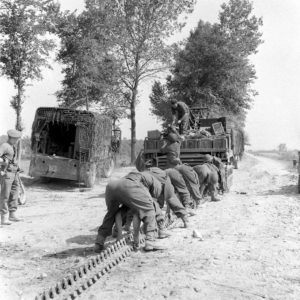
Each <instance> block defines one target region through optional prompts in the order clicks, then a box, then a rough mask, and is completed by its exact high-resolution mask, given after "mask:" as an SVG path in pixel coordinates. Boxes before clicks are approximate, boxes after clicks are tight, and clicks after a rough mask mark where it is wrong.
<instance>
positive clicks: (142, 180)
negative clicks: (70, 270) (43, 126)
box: [0, 102, 224, 252]
mask: <svg viewBox="0 0 300 300" xmlns="http://www.w3.org/2000/svg"><path fill="white" fill-rule="evenodd" d="M172 112H173V123H175V118H176V113H177V115H178V117H177V124H178V125H179V132H177V129H176V128H175V127H174V126H172V125H170V126H169V128H168V131H167V134H166V136H165V138H164V144H163V146H162V148H161V152H163V153H165V154H166V157H167V168H166V170H162V169H160V168H157V167H155V166H153V165H155V161H153V160H146V159H145V156H144V153H143V152H141V153H140V154H139V156H138V158H137V160H136V169H137V171H134V172H130V173H129V174H127V175H126V176H125V177H123V178H121V179H119V180H114V181H111V182H109V183H108V185H107V187H106V191H105V201H106V206H107V213H106V215H105V217H104V219H103V223H102V225H101V226H100V227H99V229H98V234H97V238H96V242H95V251H96V252H100V251H102V250H103V249H104V244H105V240H106V238H107V237H108V236H109V235H111V234H113V232H114V234H116V235H117V236H118V238H120V237H121V236H122V229H123V228H122V227H123V226H124V229H127V230H129V229H130V227H131V224H132V223H133V228H134V247H135V248H139V232H140V223H141V221H142V222H143V230H144V233H145V235H146V238H145V241H146V242H145V250H146V251H152V250H157V249H161V248H162V247H161V245H159V243H157V238H166V237H168V236H169V234H168V233H167V231H166V226H165V217H164V215H163V213H162V208H163V207H164V206H165V204H166V205H167V208H168V210H172V211H173V213H174V214H175V215H176V216H177V217H178V218H180V219H181V220H182V222H183V225H184V227H185V228H187V227H188V226H189V219H188V217H189V216H193V215H195V212H194V210H193V209H194V208H197V207H198V206H199V205H200V204H202V203H203V194H204V193H205V189H206V188H208V191H209V192H210V194H211V200H212V201H219V199H218V198H217V196H216V193H217V184H216V183H217V182H216V181H215V182H211V180H212V178H211V177H210V175H209V172H210V171H211V173H214V174H217V175H216V176H217V181H218V184H219V190H220V191H222V192H224V185H223V182H224V166H223V164H222V162H221V160H220V159H218V158H216V157H213V156H211V155H208V154H207V155H205V156H204V164H205V165H206V169H207V170H208V172H207V171H206V173H205V174H204V173H203V168H202V167H203V165H199V166H194V167H191V166H189V165H186V164H183V163H182V162H181V160H180V144H181V141H182V140H183V134H184V132H185V130H186V128H187V126H188V121H189V112H188V107H187V106H186V105H185V104H184V103H181V102H179V103H177V102H172ZM20 137H21V132H19V131H17V130H9V131H8V141H7V142H6V143H3V144H2V145H0V179H1V193H0V213H1V225H10V224H12V222H18V221H20V219H19V218H17V216H16V211H17V207H18V195H19V184H20V180H19V172H20V169H19V167H18V164H17V159H16V145H17V142H18V140H19V139H20ZM207 174H208V175H207ZM114 226H115V227H114ZM113 228H114V230H113Z"/></svg>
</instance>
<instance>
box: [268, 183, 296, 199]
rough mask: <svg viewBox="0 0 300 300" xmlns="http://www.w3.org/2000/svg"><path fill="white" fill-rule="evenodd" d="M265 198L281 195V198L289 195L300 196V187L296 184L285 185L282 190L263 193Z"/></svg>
mask: <svg viewBox="0 0 300 300" xmlns="http://www.w3.org/2000/svg"><path fill="white" fill-rule="evenodd" d="M263 195H264V196H272V195H281V196H284V195H285V196H288V195H294V196H300V195H299V194H298V186H297V185H295V184H290V185H285V186H282V187H281V188H280V189H276V190H268V191H265V192H264V193H263Z"/></svg>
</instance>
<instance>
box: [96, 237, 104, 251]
mask: <svg viewBox="0 0 300 300" xmlns="http://www.w3.org/2000/svg"><path fill="white" fill-rule="evenodd" d="M104 243H105V238H104V237H103V236H101V235H97V238H96V242H95V247H94V251H95V252H96V253H100V252H101V251H103V250H104Z"/></svg>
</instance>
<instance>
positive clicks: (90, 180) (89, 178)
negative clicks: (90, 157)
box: [83, 164, 97, 188]
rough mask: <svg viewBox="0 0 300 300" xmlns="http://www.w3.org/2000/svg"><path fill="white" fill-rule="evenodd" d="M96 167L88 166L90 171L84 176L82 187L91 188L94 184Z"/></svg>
mask: <svg viewBox="0 0 300 300" xmlns="http://www.w3.org/2000/svg"><path fill="white" fill-rule="evenodd" d="M96 173H97V172H96V165H95V164H92V165H90V170H89V171H88V172H87V174H86V176H84V178H83V181H84V185H85V186H86V187H87V188H92V187H93V186H94V184H95V182H96Z"/></svg>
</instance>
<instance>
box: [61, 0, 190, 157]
mask: <svg viewBox="0 0 300 300" xmlns="http://www.w3.org/2000/svg"><path fill="white" fill-rule="evenodd" d="M193 5H194V0H173V1H172V0H164V1H163V0H155V1H153V0H119V1H118V0H115V1H110V0H86V10H85V11H84V12H83V13H82V14H81V15H79V16H76V15H75V14H74V13H73V14H70V13H67V14H64V15H62V17H61V20H62V22H61V23H60V26H59V28H58V33H59V36H60V38H61V40H62V48H61V50H60V53H59V57H58V59H59V60H60V61H61V62H62V63H63V64H65V65H66V68H65V69H64V73H65V79H64V81H63V89H62V91H60V92H59V93H58V97H59V98H60V101H61V104H63V105H76V106H80V105H82V104H84V103H87V104H88V103H89V102H94V103H99V104H100V109H103V110H104V111H107V110H108V111H109V112H110V113H113V112H114V111H116V108H120V107H121V108H123V110H120V109H119V111H118V113H117V114H116V117H120V116H124V108H130V111H131V113H130V118H131V130H132V134H131V142H132V146H131V148H132V158H131V159H132V162H133V161H134V160H135V143H136V132H135V130H136V121H135V109H136V105H137V104H138V96H137V95H138V88H139V85H140V83H141V82H142V81H143V80H146V79H147V78H152V77H153V76H156V75H157V74H158V73H159V72H161V71H164V70H166V68H167V67H168V66H169V63H170V58H171V57H172V55H171V53H172V50H173V47H172V46H168V45H166V43H165V40H166V38H167V37H169V36H170V35H171V34H172V33H173V32H174V31H176V30H178V29H180V28H181V27H182V26H183V24H182V23H180V22H179V21H178V16H179V15H180V14H182V13H188V12H191V10H192V8H193ZM111 100H112V101H111ZM112 103H114V105H113V106H112V105H111V104H112ZM122 112H123V115H122Z"/></svg>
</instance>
